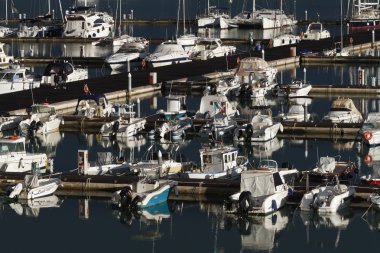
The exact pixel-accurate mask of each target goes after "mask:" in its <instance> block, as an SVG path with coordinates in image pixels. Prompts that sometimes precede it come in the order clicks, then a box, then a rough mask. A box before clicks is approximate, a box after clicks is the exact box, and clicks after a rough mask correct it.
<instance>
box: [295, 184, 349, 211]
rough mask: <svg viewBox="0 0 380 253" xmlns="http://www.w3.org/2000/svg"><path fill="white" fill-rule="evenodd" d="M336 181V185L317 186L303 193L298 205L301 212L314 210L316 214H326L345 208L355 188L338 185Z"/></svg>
mask: <svg viewBox="0 0 380 253" xmlns="http://www.w3.org/2000/svg"><path fill="white" fill-rule="evenodd" d="M336 180H337V182H336V185H325V186H318V187H317V188H315V189H313V190H311V191H309V192H307V193H305V194H304V195H303V197H302V200H301V204H300V208H301V211H312V210H316V211H317V212H318V213H323V214H328V213H336V212H337V211H339V210H340V209H343V208H345V207H347V205H348V203H349V200H350V198H352V197H353V195H354V194H355V192H356V191H355V188H354V187H353V186H346V185H343V184H340V183H339V180H338V179H337V178H336Z"/></svg>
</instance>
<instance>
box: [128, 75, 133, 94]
mask: <svg viewBox="0 0 380 253" xmlns="http://www.w3.org/2000/svg"><path fill="white" fill-rule="evenodd" d="M131 91H132V75H131V73H128V92H129V93H130V92H131Z"/></svg>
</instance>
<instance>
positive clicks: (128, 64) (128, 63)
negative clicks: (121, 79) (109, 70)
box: [127, 60, 131, 73]
mask: <svg viewBox="0 0 380 253" xmlns="http://www.w3.org/2000/svg"><path fill="white" fill-rule="evenodd" d="M129 72H131V62H130V61H129V60H128V61H127V73H129Z"/></svg>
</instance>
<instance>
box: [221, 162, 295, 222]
mask: <svg viewBox="0 0 380 253" xmlns="http://www.w3.org/2000/svg"><path fill="white" fill-rule="evenodd" d="M288 195H289V186H288V184H287V183H285V182H284V179H283V176H282V175H281V174H280V172H279V171H278V169H277V162H276V161H274V160H265V161H262V162H261V164H260V165H259V169H257V170H247V171H243V172H242V174H241V181H240V192H238V193H236V194H234V195H232V196H230V200H231V201H232V203H233V204H235V205H236V208H233V207H232V208H230V210H227V212H232V213H238V214H254V215H267V214H270V213H273V212H276V211H277V210H278V209H280V208H281V207H283V206H284V205H285V204H286V201H287V199H288Z"/></svg>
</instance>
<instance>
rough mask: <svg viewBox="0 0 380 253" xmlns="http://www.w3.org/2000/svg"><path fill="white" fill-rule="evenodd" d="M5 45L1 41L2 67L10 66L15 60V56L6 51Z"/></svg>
mask: <svg viewBox="0 0 380 253" xmlns="http://www.w3.org/2000/svg"><path fill="white" fill-rule="evenodd" d="M0 37H1V36H0ZM4 46H5V44H4V43H1V42H0V67H3V66H9V64H10V63H11V62H13V61H14V57H13V56H9V55H7V54H6V53H5V50H4Z"/></svg>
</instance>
